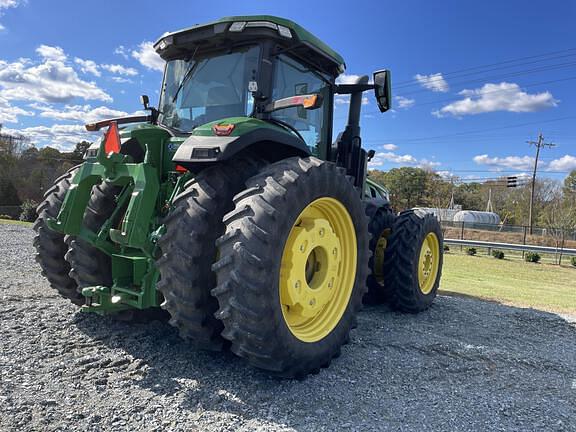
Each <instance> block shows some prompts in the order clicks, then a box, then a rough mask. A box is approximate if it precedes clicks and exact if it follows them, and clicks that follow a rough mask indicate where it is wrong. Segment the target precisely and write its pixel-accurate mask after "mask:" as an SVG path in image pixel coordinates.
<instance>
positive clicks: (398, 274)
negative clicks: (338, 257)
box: [384, 209, 444, 313]
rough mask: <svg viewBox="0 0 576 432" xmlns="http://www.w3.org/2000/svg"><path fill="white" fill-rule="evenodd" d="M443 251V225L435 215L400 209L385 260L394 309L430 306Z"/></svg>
mask: <svg viewBox="0 0 576 432" xmlns="http://www.w3.org/2000/svg"><path fill="white" fill-rule="evenodd" d="M443 254H444V249H443V238H442V229H441V227H440V223H439V222H438V219H436V217H435V216H434V215H432V214H429V213H426V212H424V211H422V210H417V209H413V210H407V211H404V212H402V213H400V215H399V216H398V218H397V219H396V222H395V223H394V226H393V228H392V235H391V237H390V240H389V242H388V247H387V248H386V256H385V262H384V265H385V266H386V267H387V268H388V272H387V273H386V275H385V279H384V285H385V286H386V287H387V288H386V290H387V293H388V295H389V297H388V298H389V300H388V301H389V303H390V306H391V307H392V308H393V309H395V310H398V311H401V312H410V313H417V312H421V311H423V310H425V309H427V308H429V307H430V305H431V304H432V302H433V301H434V299H435V298H436V294H437V292H438V287H439V285H440V278H441V276H442V263H443V258H444V257H443Z"/></svg>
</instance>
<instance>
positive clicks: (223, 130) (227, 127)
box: [212, 124, 235, 136]
mask: <svg viewBox="0 0 576 432" xmlns="http://www.w3.org/2000/svg"><path fill="white" fill-rule="evenodd" d="M234 127H235V125H233V124H215V125H214V126H212V132H214V135H218V136H228V135H230V134H231V133H232V131H233V130H234Z"/></svg>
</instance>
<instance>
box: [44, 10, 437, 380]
mask: <svg viewBox="0 0 576 432" xmlns="http://www.w3.org/2000/svg"><path fill="white" fill-rule="evenodd" d="M154 46H155V49H156V51H157V52H158V54H159V55H160V56H161V57H162V58H163V59H164V60H165V61H166V68H165V72H164V79H163V82H162V88H161V92H160V103H159V106H158V108H153V107H150V106H149V102H148V97H146V96H143V97H142V103H143V104H144V108H145V109H146V110H147V111H148V112H149V114H148V115H146V116H132V117H125V118H116V119H110V120H106V121H101V122H98V123H94V124H89V125H87V126H86V127H87V129H88V130H91V131H96V130H100V129H103V130H105V133H104V134H103V136H102V137H101V138H100V139H98V140H97V141H96V142H94V143H93V144H92V146H91V147H90V148H89V149H88V150H87V152H86V155H85V161H84V163H82V164H81V165H79V166H77V167H75V168H73V169H72V170H70V171H69V172H68V173H66V174H65V175H63V176H62V177H60V178H59V179H58V180H56V182H55V184H54V186H53V187H52V188H51V189H50V190H49V191H48V192H47V193H46V195H45V199H44V202H43V203H42V204H41V205H40V206H39V208H38V214H39V217H38V220H37V221H36V223H35V226H34V227H35V230H36V233H37V235H36V238H35V246H36V249H37V260H38V262H39V263H40V266H41V267H42V269H43V273H44V275H45V276H46V278H47V279H48V281H49V282H50V284H51V286H52V287H53V288H54V289H56V290H57V291H58V292H59V293H60V294H61V295H62V296H64V297H66V298H68V299H70V300H71V301H72V302H73V303H74V304H76V305H79V306H80V307H81V309H82V311H85V312H95V313H98V314H102V315H104V314H110V315H114V316H116V317H118V318H121V319H136V318H137V319H147V318H155V317H157V316H158V313H159V311H161V310H164V313H166V314H167V315H169V317H170V323H171V324H172V325H173V326H175V327H176V328H178V330H179V332H180V334H181V336H182V337H183V338H185V339H188V340H190V341H193V342H194V343H195V344H197V345H198V346H199V347H202V348H206V349H211V350H220V349H223V348H230V349H231V350H232V351H233V352H234V353H235V354H237V355H239V356H240V357H243V358H245V359H246V360H248V362H249V363H250V364H252V365H254V366H257V367H260V368H263V369H265V370H268V371H271V372H273V373H275V374H277V375H279V376H284V377H304V376H306V375H307V374H309V373H316V372H318V371H319V370H320V368H321V367H326V366H328V365H329V364H330V362H331V360H332V358H334V357H336V356H338V355H339V353H340V349H341V346H342V345H343V344H344V343H346V342H347V341H348V340H349V333H350V329H351V328H353V327H354V326H355V325H356V315H357V314H358V311H359V309H360V307H361V305H362V300H363V297H365V301H367V302H383V301H385V302H388V303H389V304H390V305H391V306H392V307H393V308H395V309H398V310H402V311H408V312H418V311H421V310H423V309H425V308H427V307H428V306H429V305H430V304H431V303H432V301H433V299H434V297H435V296H436V291H437V289H438V283H439V280H440V273H441V268H442V249H443V248H442V234H441V231H440V228H439V225H438V222H437V221H436V219H435V218H434V217H433V216H430V215H426V214H422V213H419V212H417V211H406V212H403V213H400V214H399V215H395V214H394V213H393V212H392V210H391V208H390V206H389V203H388V200H387V195H386V194H385V193H383V191H382V190H381V189H379V187H378V186H377V185H376V184H374V183H368V182H367V179H366V166H367V159H368V158H369V157H371V156H372V155H373V152H367V151H366V150H364V149H363V148H362V146H361V138H360V127H359V120H360V110H361V106H362V95H363V92H365V91H374V93H375V97H376V101H377V104H378V107H379V108H380V111H382V112H384V111H387V110H388V109H389V108H390V100H391V99H390V98H391V91H390V73H389V72H388V71H386V70H382V71H378V72H375V73H374V75H373V80H372V81H369V79H368V77H367V76H362V77H360V78H358V79H357V80H356V82H355V83H352V84H337V83H336V78H337V77H338V75H340V74H341V73H343V72H344V69H345V64H344V60H343V59H342V57H341V56H340V55H338V54H337V53H336V52H335V51H334V50H332V49H331V48H330V47H328V46H327V45H326V44H325V43H323V42H322V41H320V40H319V39H318V38H316V37H315V36H314V35H312V34H311V33H309V32H308V31H306V30H305V29H303V28H302V27H300V26H299V25H297V24H295V23H293V22H291V21H288V20H286V19H281V18H277V17H272V16H235V17H228V18H223V19H220V20H218V21H215V22H212V23H209V24H205V25H198V26H194V27H191V28H188V29H185V30H181V31H178V32H174V33H170V34H167V35H164V36H162V37H161V38H160V40H158V42H156V44H155V45H154ZM335 95H349V113H348V123H347V126H346V127H345V129H344V131H343V132H342V133H340V134H339V135H338V137H337V138H336V139H335V140H334V141H333V140H332V116H333V109H334V96H335Z"/></svg>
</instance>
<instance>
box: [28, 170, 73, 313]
mask: <svg viewBox="0 0 576 432" xmlns="http://www.w3.org/2000/svg"><path fill="white" fill-rule="evenodd" d="M78 168H79V167H74V168H72V169H70V170H69V171H68V172H67V173H66V174H64V175H63V176H61V177H59V178H57V179H56V181H55V182H54V185H53V186H52V187H51V188H50V189H48V190H47V191H46V193H45V194H44V201H42V202H41V203H40V205H39V206H38V209H37V210H36V212H37V213H38V218H37V219H36V221H35V222H34V231H36V236H35V237H34V247H35V248H36V262H37V263H38V264H40V267H41V268H42V275H43V276H44V277H46V279H48V282H49V283H50V286H51V287H52V288H53V289H55V290H56V291H57V292H58V294H60V295H61V296H62V297H64V298H67V299H68V300H70V301H71V302H72V303H74V304H75V305H77V306H80V305H82V304H84V297H83V296H82V294H80V292H78V285H77V283H76V281H75V280H74V279H73V278H71V277H70V275H69V273H70V264H69V263H68V261H66V260H65V259H64V256H65V255H66V251H67V250H68V246H67V245H66V243H65V241H64V234H61V233H59V232H56V231H52V230H51V229H50V228H48V225H46V220H47V219H48V218H52V219H55V218H56V217H57V216H58V213H59V212H60V209H61V208H62V204H63V202H64V198H65V197H66V193H67V192H68V190H69V189H70V181H71V180H72V178H73V177H74V175H75V174H76V172H77V171H78Z"/></svg>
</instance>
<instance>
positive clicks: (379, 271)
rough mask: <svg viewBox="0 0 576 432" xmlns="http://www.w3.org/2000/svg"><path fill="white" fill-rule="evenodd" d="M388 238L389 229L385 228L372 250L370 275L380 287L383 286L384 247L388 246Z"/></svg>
mask: <svg viewBox="0 0 576 432" xmlns="http://www.w3.org/2000/svg"><path fill="white" fill-rule="evenodd" d="M389 236H390V228H386V229H385V230H384V231H383V232H382V234H380V238H378V242H377V243H376V248H375V249H374V264H373V267H374V268H373V269H372V274H373V275H374V278H375V279H376V282H378V283H379V284H380V285H384V256H385V254H386V246H388V237H389Z"/></svg>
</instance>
